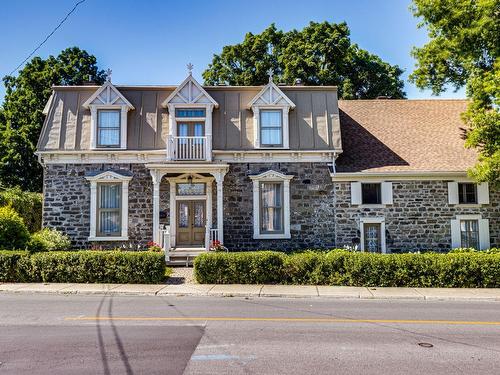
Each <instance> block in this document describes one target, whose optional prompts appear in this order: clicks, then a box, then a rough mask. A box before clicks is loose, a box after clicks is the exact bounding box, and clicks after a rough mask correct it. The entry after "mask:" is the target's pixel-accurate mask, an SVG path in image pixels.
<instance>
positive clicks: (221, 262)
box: [194, 250, 500, 288]
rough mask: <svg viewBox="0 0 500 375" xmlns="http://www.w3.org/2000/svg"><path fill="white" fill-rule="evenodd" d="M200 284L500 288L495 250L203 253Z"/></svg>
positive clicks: (499, 263) (199, 263)
mask: <svg viewBox="0 0 500 375" xmlns="http://www.w3.org/2000/svg"><path fill="white" fill-rule="evenodd" d="M194 266H195V269H194V274H195V277H196V280H197V281H198V282H200V283H220V284H228V283H237V284H250V283H282V284H313V285H348V286H392V287H403V286H405V287H469V288H472V287H490V288H498V287H500V253H496V252H457V253H448V254H438V253H425V254H411V253H407V254H372V253H360V252H349V251H345V250H333V251H330V252H327V253H322V252H302V253H296V254H291V255H286V254H284V253H280V252H270V251H266V252H247V253H206V254H202V255H200V256H198V257H197V258H196V259H195V262H194Z"/></svg>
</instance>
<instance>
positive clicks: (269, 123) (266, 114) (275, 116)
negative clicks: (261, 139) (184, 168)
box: [260, 110, 281, 128]
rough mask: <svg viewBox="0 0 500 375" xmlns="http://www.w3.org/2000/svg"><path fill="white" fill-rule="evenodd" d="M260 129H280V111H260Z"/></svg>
mask: <svg viewBox="0 0 500 375" xmlns="http://www.w3.org/2000/svg"><path fill="white" fill-rule="evenodd" d="M260 126H261V127H275V128H280V127H281V111H264V110H263V111H261V113H260Z"/></svg>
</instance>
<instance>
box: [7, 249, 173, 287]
mask: <svg viewBox="0 0 500 375" xmlns="http://www.w3.org/2000/svg"><path fill="white" fill-rule="evenodd" d="M165 273H166V266H165V258H164V255H163V254H161V253H154V252H150V251H87V250H85V251H54V252H46V253H35V254H33V255H31V256H30V255H29V253H28V252H25V251H0V281H11V282H40V281H43V282H69V283H127V284H132V283H140V284H154V283H160V282H162V281H163V280H164V278H165Z"/></svg>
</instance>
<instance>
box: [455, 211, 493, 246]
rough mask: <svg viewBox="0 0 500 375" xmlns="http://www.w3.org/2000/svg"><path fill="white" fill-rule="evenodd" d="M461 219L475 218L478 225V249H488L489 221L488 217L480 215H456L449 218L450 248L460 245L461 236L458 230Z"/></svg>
mask: <svg viewBox="0 0 500 375" xmlns="http://www.w3.org/2000/svg"><path fill="white" fill-rule="evenodd" d="M462 220H477V222H478V227H479V249H476V250H488V249H489V248H490V223H489V220H488V219H483V218H482V216H481V215H456V217H455V219H452V220H451V224H450V226H451V248H452V249H456V248H460V247H462V237H461V231H460V222H461V221H462Z"/></svg>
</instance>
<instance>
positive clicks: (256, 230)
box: [249, 170, 294, 239]
mask: <svg viewBox="0 0 500 375" xmlns="http://www.w3.org/2000/svg"><path fill="white" fill-rule="evenodd" d="M249 177H250V179H251V180H252V182H253V238H254V239H289V238H291V234H290V180H292V178H293V177H294V176H293V175H285V174H283V173H280V172H276V171H273V170H269V171H266V172H263V173H261V174H258V175H253V176H249ZM261 182H282V183H283V233H261V232H260V204H261V201H260V183H261Z"/></svg>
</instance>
